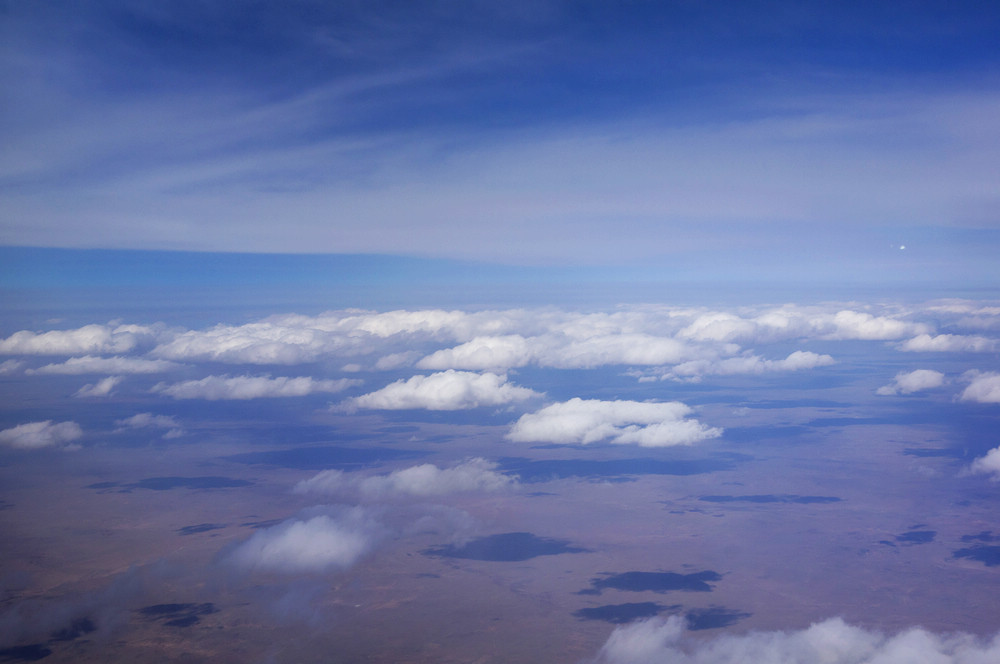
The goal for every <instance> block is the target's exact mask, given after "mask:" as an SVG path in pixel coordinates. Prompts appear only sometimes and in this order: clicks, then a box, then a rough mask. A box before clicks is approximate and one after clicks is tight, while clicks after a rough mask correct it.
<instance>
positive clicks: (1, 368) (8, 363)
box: [0, 360, 24, 376]
mask: <svg viewBox="0 0 1000 664" xmlns="http://www.w3.org/2000/svg"><path fill="white" fill-rule="evenodd" d="M23 366H24V361H23V360H4V361H3V362H0V376H4V375H7V374H12V373H15V372H17V371H18V370H19V369H20V368H21V367H23Z"/></svg>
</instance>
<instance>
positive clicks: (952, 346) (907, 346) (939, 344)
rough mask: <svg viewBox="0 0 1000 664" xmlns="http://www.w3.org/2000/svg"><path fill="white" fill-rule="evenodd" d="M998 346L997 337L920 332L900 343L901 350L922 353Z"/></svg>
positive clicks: (975, 350) (980, 350) (987, 349)
mask: <svg viewBox="0 0 1000 664" xmlns="http://www.w3.org/2000/svg"><path fill="white" fill-rule="evenodd" d="M998 348H1000V344H998V343H997V341H996V339H989V338H987V337H983V336H978V335H961V334H938V335H935V336H931V335H929V334H920V335H917V336H915V337H913V338H912V339H908V340H906V341H904V342H903V343H901V344H899V349H900V350H905V351H910V352H920V353H956V352H971V353H988V352H992V351H995V350H997V349H998Z"/></svg>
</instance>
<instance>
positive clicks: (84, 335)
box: [0, 325, 156, 355]
mask: <svg viewBox="0 0 1000 664" xmlns="http://www.w3.org/2000/svg"><path fill="white" fill-rule="evenodd" d="M155 335H156V330H154V329H153V328H150V327H143V326H140V325H116V326H111V325H85V326H83V327H81V328H78V329H75V330H52V331H50V332H37V333H36V332H30V331H28V330H21V331H20V332H15V333H14V334H12V335H11V336H9V337H7V338H6V339H2V340H0V353H3V354H7V355H81V354H86V353H100V354H118V353H127V352H129V351H131V350H133V349H135V348H136V347H137V346H139V345H140V344H145V343H151V342H152V340H153V339H154V337H155Z"/></svg>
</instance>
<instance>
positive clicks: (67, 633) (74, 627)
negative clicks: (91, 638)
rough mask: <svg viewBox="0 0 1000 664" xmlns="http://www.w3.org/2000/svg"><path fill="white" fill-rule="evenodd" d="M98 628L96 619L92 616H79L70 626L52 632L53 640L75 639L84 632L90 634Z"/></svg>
mask: <svg viewBox="0 0 1000 664" xmlns="http://www.w3.org/2000/svg"><path fill="white" fill-rule="evenodd" d="M96 630H97V626H96V625H94V621H93V620H91V619H90V618H77V619H76V620H74V621H73V622H72V623H70V625H69V627H64V628H62V629H60V630H58V631H55V632H53V633H52V640H53V641H73V640H75V639H78V638H80V637H81V636H83V635H84V634H90V633H91V632H94V631H96Z"/></svg>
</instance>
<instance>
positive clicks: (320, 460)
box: [222, 445, 427, 470]
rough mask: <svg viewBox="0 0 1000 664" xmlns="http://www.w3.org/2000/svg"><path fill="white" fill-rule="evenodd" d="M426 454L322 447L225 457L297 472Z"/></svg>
mask: <svg viewBox="0 0 1000 664" xmlns="http://www.w3.org/2000/svg"><path fill="white" fill-rule="evenodd" d="M426 455H427V453H426V452H418V451H416V450H396V449H391V448H388V447H369V448H364V449H361V448H356V447H337V446H333V445H327V446H322V447H293V448H291V449H287V450H268V451H267V452H246V453H244V454H234V455H232V456H227V457H222V458H223V459H225V460H226V461H235V462H236V463H245V464H263V465H268V466H278V467H279V468H294V469H296V470H326V469H330V468H335V469H337V470H358V469H360V468H365V467H368V466H371V465H375V464H379V463H385V462H389V461H397V460H401V459H416V458H419V457H422V456H426Z"/></svg>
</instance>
